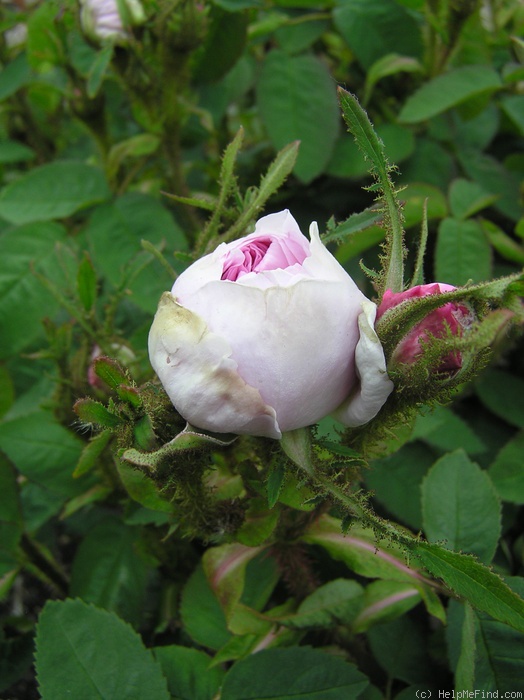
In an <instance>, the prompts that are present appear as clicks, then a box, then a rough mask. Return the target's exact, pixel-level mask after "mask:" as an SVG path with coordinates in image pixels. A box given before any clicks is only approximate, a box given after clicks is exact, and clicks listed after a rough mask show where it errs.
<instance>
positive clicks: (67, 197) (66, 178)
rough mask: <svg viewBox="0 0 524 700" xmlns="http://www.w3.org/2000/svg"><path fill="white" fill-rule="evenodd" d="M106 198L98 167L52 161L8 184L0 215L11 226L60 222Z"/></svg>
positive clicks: (0, 202)
mask: <svg viewBox="0 0 524 700" xmlns="http://www.w3.org/2000/svg"><path fill="white" fill-rule="evenodd" d="M109 196H110V192H109V189H108V186H107V183H106V180H105V178H104V175H103V172H102V171H101V170H100V169H99V168H96V167H95V166H93V165H86V164H85V163H80V162H78V163H77V162H74V161H55V162H54V163H48V164H47V165H41V166H39V167H38V168H34V169H33V170H31V171H30V172H28V173H27V174H26V175H23V176H22V177H21V178H19V179H18V180H15V181H14V182H11V183H10V184H9V185H7V187H5V188H4V189H3V190H2V193H1V194H0V216H1V217H3V218H4V219H6V220H7V221H9V222H11V223H13V224H26V223H30V222H32V221H49V220H50V219H63V218H65V217H67V216H71V214H74V213H75V212H77V211H80V210H81V209H85V208H86V207H89V206H91V205H92V204H96V203H97V202H103V201H104V200H106V199H108V198H109Z"/></svg>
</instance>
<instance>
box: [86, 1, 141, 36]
mask: <svg viewBox="0 0 524 700" xmlns="http://www.w3.org/2000/svg"><path fill="white" fill-rule="evenodd" d="M80 2H81V5H82V10H81V13H80V19H81V22H82V27H83V29H84V31H85V33H86V34H87V36H88V37H89V38H90V39H92V40H93V41H95V42H97V43H98V42H103V41H105V40H112V41H117V42H122V41H124V42H125V41H126V40H127V39H128V38H129V35H128V33H127V31H126V30H127V28H128V27H130V26H132V25H138V24H142V23H143V22H144V21H145V14H144V9H143V7H142V5H141V3H140V1H139V0H80Z"/></svg>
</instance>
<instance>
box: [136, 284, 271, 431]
mask: <svg viewBox="0 0 524 700" xmlns="http://www.w3.org/2000/svg"><path fill="white" fill-rule="evenodd" d="M149 359H150V361H151V365H152V366H153V369H154V370H155V372H156V373H157V375H158V378H159V379H160V381H161V383H162V386H163V387H164V389H165V391H166V393H167V395H168V396H169V398H170V400H171V402H172V403H173V405H174V406H175V408H176V409H177V410H178V411H179V413H180V414H181V415H182V416H183V417H184V418H185V419H186V420H187V421H189V423H191V424H192V425H194V426H196V427H198V428H203V429H204V430H210V431H211V432H217V433H236V434H247V435H259V436H263V437H270V438H274V439H279V438H280V437H281V436H282V433H281V431H280V428H279V425H278V423H277V420H276V413H275V410H274V409H273V408H272V407H271V406H268V405H267V404H266V403H265V402H264V401H263V399H262V397H261V396H260V393H259V391H258V390H257V389H255V388H254V387H252V386H250V385H249V384H247V383H246V382H245V381H244V380H243V379H242V377H240V375H239V374H238V372H237V364H236V362H235V361H234V360H233V359H232V358H231V348H230V346H229V343H228V342H227V340H226V339H225V338H223V337H221V336H220V335H217V334H216V333H212V332H211V331H210V330H209V329H208V327H207V324H206V323H205V321H204V320H203V319H202V318H201V317H200V316H199V315H198V314H196V313H193V312H192V311H189V310H188V309H186V308H184V307H183V306H181V305H180V304H178V303H177V301H176V299H175V298H174V297H173V295H172V294H170V293H169V292H165V293H164V294H163V295H162V298H161V299H160V303H159V305H158V310H157V312H156V315H155V319H154V321H153V325H152V326H151V330H150V332H149Z"/></svg>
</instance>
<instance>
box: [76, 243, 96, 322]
mask: <svg viewBox="0 0 524 700" xmlns="http://www.w3.org/2000/svg"><path fill="white" fill-rule="evenodd" d="M76 289H77V293H78V298H79V299H80V302H81V304H82V306H83V307H84V309H85V310H86V311H88V312H89V311H91V309H92V308H93V306H94V305H95V302H96V295H97V285H96V272H95V268H94V267H93V263H92V262H91V260H90V258H89V256H88V255H87V254H84V257H83V259H82V262H81V263H80V265H79V266H78V273H77V276H76Z"/></svg>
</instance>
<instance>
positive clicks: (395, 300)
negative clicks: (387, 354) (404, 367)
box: [377, 282, 475, 375]
mask: <svg viewBox="0 0 524 700" xmlns="http://www.w3.org/2000/svg"><path fill="white" fill-rule="evenodd" d="M455 289H456V287H453V286H452V285H450V284H441V283H438V282H434V283H432V284H421V285H417V286H416V287H412V288H411V289H407V290H406V291H405V292H392V291H391V290H389V289H388V290H386V292H385V293H384V296H383V298H382V301H381V302H380V305H379V307H378V311H377V319H379V318H381V317H382V315H383V314H384V313H385V312H386V311H388V310H389V309H392V308H393V307H395V306H397V305H398V304H401V303H402V302H403V301H406V300H407V299H419V298H421V297H425V296H427V295H429V294H442V293H443V292H452V291H454V290H455ZM474 320H475V315H474V313H473V312H472V310H471V309H470V308H469V307H468V306H466V305H465V304H462V303H459V302H455V301H448V302H447V303H445V304H443V305H442V306H440V307H439V308H438V309H434V310H433V311H430V312H428V314H427V316H426V317H425V318H424V319H423V320H422V321H420V323H417V324H416V325H415V326H413V328H411V329H410V330H409V332H408V333H407V334H406V335H405V336H404V337H403V338H402V340H401V341H400V343H399V344H398V345H397V347H396V348H395V350H394V352H393V355H392V357H391V362H392V363H394V364H397V363H399V364H413V363H414V362H415V361H416V360H417V358H418V357H420V355H422V353H423V351H424V343H427V341H428V340H430V338H444V337H447V336H449V335H452V336H458V337H461V336H462V333H463V331H464V330H465V329H467V328H469V327H470V326H471V324H472V323H473V321H474ZM461 368H462V355H461V353H460V352H458V351H455V350H454V351H451V352H450V353H448V354H447V355H446V356H445V357H443V359H442V361H441V362H440V364H439V365H438V367H437V370H436V371H437V372H439V373H443V374H451V375H453V374H456V373H457V372H458V371H459V370H460V369H461Z"/></svg>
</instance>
